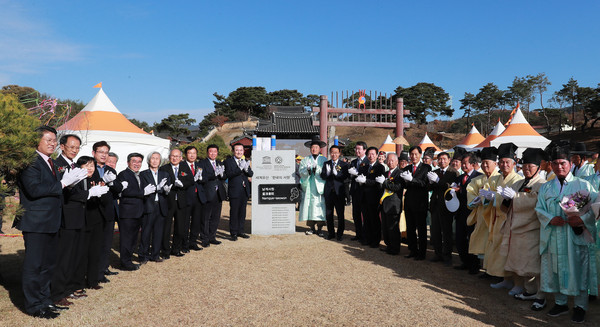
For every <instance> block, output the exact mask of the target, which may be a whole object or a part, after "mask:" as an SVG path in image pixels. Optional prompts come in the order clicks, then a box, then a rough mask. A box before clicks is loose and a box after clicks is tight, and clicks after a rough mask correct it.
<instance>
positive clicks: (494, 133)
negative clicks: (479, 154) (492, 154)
mask: <svg viewBox="0 0 600 327" xmlns="http://www.w3.org/2000/svg"><path fill="white" fill-rule="evenodd" d="M505 129H506V128H505V127H504V125H502V123H501V122H500V119H498V123H497V124H496V126H494V129H493V130H492V132H491V133H490V135H488V136H487V137H486V138H485V140H483V141H482V142H481V143H479V144H477V146H476V147H474V148H473V150H481V149H483V148H486V147H488V146H490V142H491V141H492V140H495V139H496V138H497V137H498V136H500V134H502V132H504V130H505Z"/></svg>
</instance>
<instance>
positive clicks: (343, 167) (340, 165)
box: [321, 159, 350, 198]
mask: <svg viewBox="0 0 600 327" xmlns="http://www.w3.org/2000/svg"><path fill="white" fill-rule="evenodd" d="M332 165H333V161H332V160H327V161H326V162H325V163H324V164H323V168H322V169H321V179H324V180H325V189H324V190H323V195H324V196H325V198H328V197H329V196H330V195H331V192H334V193H335V195H337V196H338V197H339V196H342V197H344V198H345V197H346V191H345V187H344V182H345V181H346V179H347V178H348V176H349V175H350V174H348V166H349V165H348V163H346V162H344V161H342V160H341V159H338V161H337V165H336V166H335V167H333V166H332ZM326 166H329V167H330V168H331V173H330V174H329V176H327V168H326ZM334 169H335V170H336V171H337V175H334V174H333V170H334Z"/></svg>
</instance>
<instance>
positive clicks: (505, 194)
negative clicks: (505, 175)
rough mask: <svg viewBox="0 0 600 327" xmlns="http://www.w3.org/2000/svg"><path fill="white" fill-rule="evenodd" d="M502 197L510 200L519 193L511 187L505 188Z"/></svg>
mask: <svg viewBox="0 0 600 327" xmlns="http://www.w3.org/2000/svg"><path fill="white" fill-rule="evenodd" d="M500 195H502V197H503V198H505V199H507V200H510V199H512V198H514V197H515V195H517V192H515V190H513V189H512V188H510V187H505V188H504V189H503V190H502V193H501V194H500Z"/></svg>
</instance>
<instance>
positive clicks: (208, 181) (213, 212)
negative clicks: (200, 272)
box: [199, 144, 227, 247]
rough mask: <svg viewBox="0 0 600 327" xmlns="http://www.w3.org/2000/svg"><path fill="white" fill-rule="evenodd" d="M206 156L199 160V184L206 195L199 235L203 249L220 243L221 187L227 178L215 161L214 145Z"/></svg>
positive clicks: (223, 170) (217, 161) (211, 145)
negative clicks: (200, 176) (201, 229)
mask: <svg viewBox="0 0 600 327" xmlns="http://www.w3.org/2000/svg"><path fill="white" fill-rule="evenodd" d="M206 155H207V158H206V159H204V160H201V161H200V166H199V167H200V169H202V178H201V179H200V184H201V185H202V187H203V188H204V193H205V194H206V204H205V205H204V212H203V222H204V229H203V231H202V232H201V233H200V238H201V240H202V246H203V247H208V246H210V245H211V244H215V245H218V244H221V241H217V239H216V235H217V228H218V227H219V220H220V219H221V206H222V203H223V201H224V200H226V197H227V194H226V193H225V192H226V191H225V185H223V180H224V179H226V178H227V177H226V175H225V167H224V166H223V165H222V164H221V161H220V160H218V159H217V156H218V155H219V147H218V146H217V145H216V144H210V145H208V147H207V148H206Z"/></svg>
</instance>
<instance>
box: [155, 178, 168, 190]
mask: <svg viewBox="0 0 600 327" xmlns="http://www.w3.org/2000/svg"><path fill="white" fill-rule="evenodd" d="M165 184H167V179H166V178H163V179H161V180H160V183H158V186H157V187H156V188H157V189H161V188H163V186H165Z"/></svg>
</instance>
